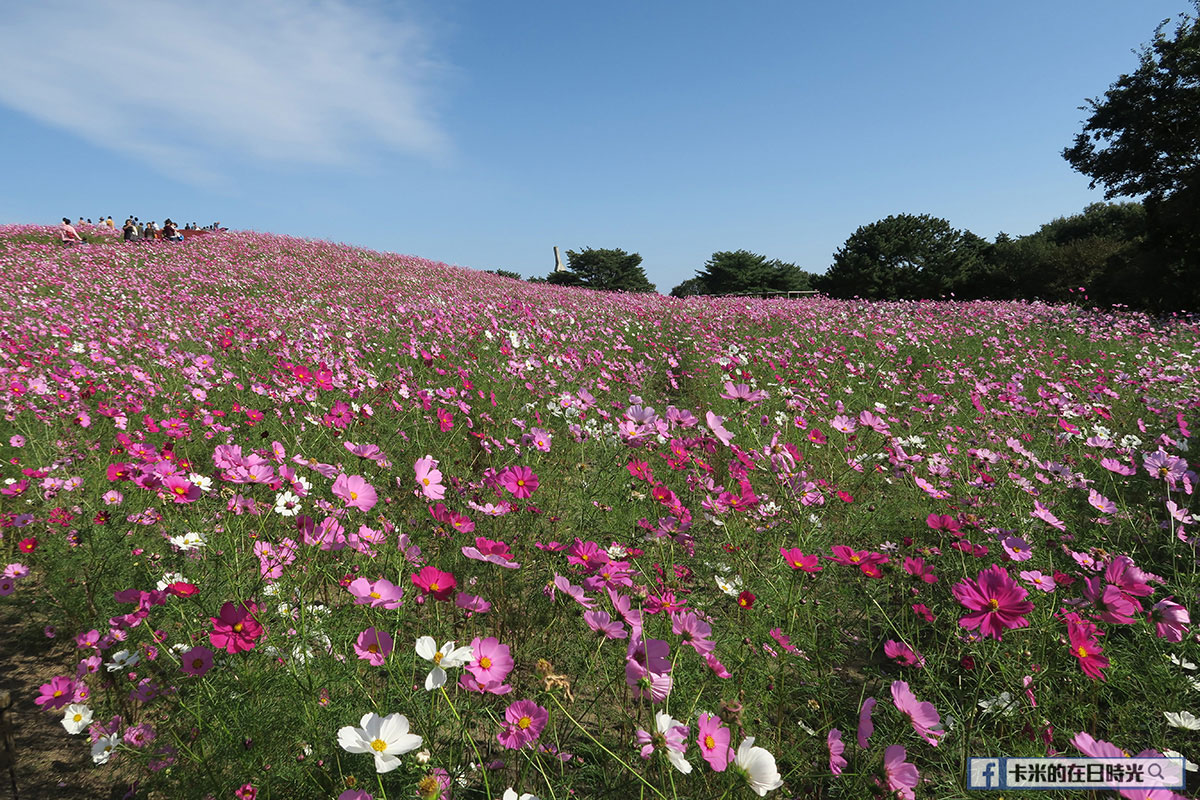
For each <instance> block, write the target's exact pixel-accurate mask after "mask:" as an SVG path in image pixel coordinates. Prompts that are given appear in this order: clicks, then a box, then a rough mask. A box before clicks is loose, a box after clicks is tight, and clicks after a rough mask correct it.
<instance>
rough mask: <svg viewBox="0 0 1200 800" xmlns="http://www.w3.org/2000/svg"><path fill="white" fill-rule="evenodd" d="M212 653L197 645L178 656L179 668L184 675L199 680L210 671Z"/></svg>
mask: <svg viewBox="0 0 1200 800" xmlns="http://www.w3.org/2000/svg"><path fill="white" fill-rule="evenodd" d="M212 665H213V651H212V650H209V649H208V648H207V647H205V646H204V645H197V646H196V647H193V648H192V649H191V650H188V651H187V652H186V653H183V654H182V655H181V656H179V667H180V669H182V670H183V671H184V674H187V675H192V676H194V677H197V678H199V677H200V676H202V675H204V673H206V672H208V671H209V670H210V669H212Z"/></svg>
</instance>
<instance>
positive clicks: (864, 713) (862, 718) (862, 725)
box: [858, 697, 876, 750]
mask: <svg viewBox="0 0 1200 800" xmlns="http://www.w3.org/2000/svg"><path fill="white" fill-rule="evenodd" d="M875 703H876V700H875V698H874V697H868V698H867V699H866V700H863V704H862V708H860V709H859V710H858V746H859V747H860V748H861V749H863V750H866V749H867V743H868V742H869V741H870V739H871V734H872V733H874V732H875V723H874V722H873V721H872V720H871V712H872V711H874V710H875Z"/></svg>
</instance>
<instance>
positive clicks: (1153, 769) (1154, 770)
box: [1146, 764, 1163, 781]
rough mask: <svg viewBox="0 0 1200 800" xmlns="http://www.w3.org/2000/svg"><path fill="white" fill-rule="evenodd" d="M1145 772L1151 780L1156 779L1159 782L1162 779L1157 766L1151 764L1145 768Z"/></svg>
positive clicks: (1161, 772)
mask: <svg viewBox="0 0 1200 800" xmlns="http://www.w3.org/2000/svg"><path fill="white" fill-rule="evenodd" d="M1146 772H1147V773H1148V774H1149V775H1150V777H1151V778H1158V779H1159V780H1160V781H1161V780H1162V779H1163V770H1162V767H1161V766H1159V765H1158V764H1151V765H1150V766H1148V767H1146Z"/></svg>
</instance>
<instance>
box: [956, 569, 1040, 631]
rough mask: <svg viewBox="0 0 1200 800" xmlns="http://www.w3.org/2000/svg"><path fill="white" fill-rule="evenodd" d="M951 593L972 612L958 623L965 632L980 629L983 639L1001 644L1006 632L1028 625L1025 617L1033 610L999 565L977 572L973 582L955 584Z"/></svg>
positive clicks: (1019, 586) (1020, 590) (1017, 585)
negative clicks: (977, 574) (972, 612)
mask: <svg viewBox="0 0 1200 800" xmlns="http://www.w3.org/2000/svg"><path fill="white" fill-rule="evenodd" d="M952 591H953V594H954V597H955V599H957V600H958V602H960V603H962V604H963V605H964V606H966V607H967V608H968V609H970V610H972V611H974V612H975V613H974V614H967V615H966V616H965V617H963V618H962V619H960V620H959V621H958V624H959V625H961V626H962V627H964V628H966V629H967V630H974V629H975V628H979V630H980V631H981V632H982V633H983V635H984V636H991V637H992V638H994V639H995V640H996V641H1000V637H1001V634H1002V633H1003V632H1004V630H1005V629H1007V628H1024V627H1027V626H1028V625H1029V620H1028V619H1026V618H1025V616H1024V615H1025V614H1028V613H1029V612H1030V611H1032V610H1033V603H1031V602H1030V601H1028V600H1026V599H1025V598H1026V597H1028V596H1029V591H1028V590H1027V589H1025V588H1024V587H1023V586H1021V585H1020V584H1018V583H1017V582H1016V581H1014V580H1013V579H1012V578H1010V577H1009V575H1008V572H1007V571H1006V570H1005V569H1004V568H1003V567H1001V566H1000V565H999V564H993V565H992V566H990V567H988V568H987V569H985V570H983V571H982V572H980V573H979V576H978V577H977V578H976V579H975V580H974V581H968V580H964V581H960V582H958V583H956V584H954V588H953V590H952Z"/></svg>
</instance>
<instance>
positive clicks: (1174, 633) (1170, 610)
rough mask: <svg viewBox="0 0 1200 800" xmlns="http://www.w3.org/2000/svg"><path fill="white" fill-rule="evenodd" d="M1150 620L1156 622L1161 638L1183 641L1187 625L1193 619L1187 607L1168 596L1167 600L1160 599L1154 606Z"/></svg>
mask: <svg viewBox="0 0 1200 800" xmlns="http://www.w3.org/2000/svg"><path fill="white" fill-rule="evenodd" d="M1150 621H1151V622H1153V623H1154V630H1155V632H1156V633H1157V634H1158V637H1159V638H1160V639H1166V640H1167V641H1168V642H1182V641H1183V635H1184V634H1185V633H1187V629H1188V628H1187V626H1188V624H1189V623H1190V622H1191V621H1192V619H1191V617H1190V616H1189V615H1188V610H1187V609H1186V608H1184V607H1183V606H1181V605H1179V604H1178V603H1175V602H1172V601H1171V598H1169V597H1168V598H1167V599H1166V600H1160V601H1158V602H1157V603H1155V604H1154V608H1153V609H1151V611H1150Z"/></svg>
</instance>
